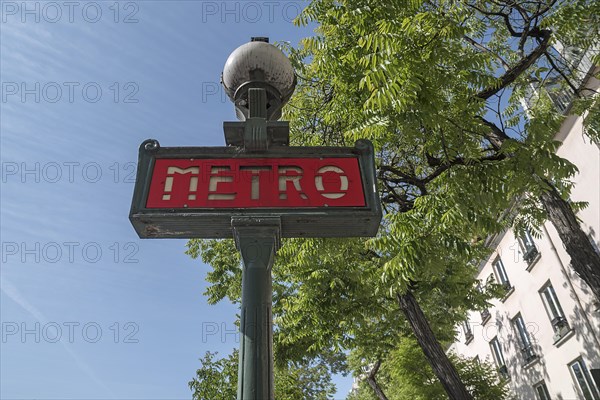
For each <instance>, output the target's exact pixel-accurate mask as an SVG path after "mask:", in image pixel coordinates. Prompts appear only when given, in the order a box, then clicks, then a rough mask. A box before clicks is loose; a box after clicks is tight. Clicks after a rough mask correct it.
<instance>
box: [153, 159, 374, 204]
mask: <svg viewBox="0 0 600 400" xmlns="http://www.w3.org/2000/svg"><path fill="white" fill-rule="evenodd" d="M364 205H365V196H364V191H363V187H362V181H361V176H360V168H359V165H358V159H357V158H356V157H344V158H323V157H320V158H237V159H235V158H234V159H197V160H196V159H157V160H156V162H155V165H154V170H153V174H152V181H151V184H150V191H149V196H148V200H147V203H146V207H147V208H182V207H183V208H206V207H210V208H260V207H268V208H286V207H363V206H364Z"/></svg>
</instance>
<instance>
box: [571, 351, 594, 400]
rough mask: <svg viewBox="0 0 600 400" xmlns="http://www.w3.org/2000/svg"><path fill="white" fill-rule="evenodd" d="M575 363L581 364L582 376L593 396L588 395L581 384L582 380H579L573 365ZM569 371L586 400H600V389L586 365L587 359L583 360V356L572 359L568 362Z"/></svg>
mask: <svg viewBox="0 0 600 400" xmlns="http://www.w3.org/2000/svg"><path fill="white" fill-rule="evenodd" d="M575 364H578V365H579V369H580V372H581V375H582V378H583V380H584V382H585V384H586V387H587V391H588V394H591V397H589V396H587V395H586V392H585V391H584V388H583V387H582V386H581V382H580V381H579V379H578V377H577V374H576V372H575V371H574V370H573V366H574V365H575ZM568 367H569V373H570V374H571V378H572V379H573V381H574V383H575V385H576V386H577V388H578V392H579V394H580V395H583V399H584V400H600V391H599V389H598V388H597V387H596V384H595V382H594V380H593V379H592V377H591V375H590V372H589V370H588V368H587V366H586V365H585V361H583V357H581V356H579V357H577V358H576V359H575V360H573V361H571V362H570V363H569V364H568Z"/></svg>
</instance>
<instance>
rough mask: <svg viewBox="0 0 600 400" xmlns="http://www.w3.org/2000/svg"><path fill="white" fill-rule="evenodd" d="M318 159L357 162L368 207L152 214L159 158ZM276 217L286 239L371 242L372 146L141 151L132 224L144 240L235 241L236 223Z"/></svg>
mask: <svg viewBox="0 0 600 400" xmlns="http://www.w3.org/2000/svg"><path fill="white" fill-rule="evenodd" d="M305 157H306V158H315V157H332V158H335V157H356V158H357V159H358V162H359V168H360V173H361V180H362V185H363V192H364V194H365V206H364V207H329V208H327V207H319V208H226V209H224V208H186V209H181V208H176V209H174V208H160V209H156V208H147V207H146V202H147V199H148V193H149V190H150V181H151V178H152V172H153V167H154V163H155V161H156V160H157V159H160V158H175V159H181V158H193V159H223V158H305ZM238 216H243V217H261V216H277V217H280V218H281V237H284V238H285V237H348V236H362V237H370V236H374V235H375V234H376V233H377V229H378V228H379V224H380V221H381V216H382V210H381V203H380V200H379V195H378V193H377V186H376V178H375V161H374V152H373V145H372V144H371V142H369V141H368V140H358V141H357V142H356V143H355V146H354V147H288V146H272V147H270V148H269V149H268V151H264V152H240V149H239V148H238V147H234V146H228V147H161V146H160V144H159V143H158V141H156V140H153V139H150V140H146V141H144V142H143V143H142V144H141V146H140V149H139V158H138V166H137V177H136V183H135V189H134V195H133V201H132V204H131V211H130V214H129V219H130V220H131V223H132V224H133V226H134V228H135V230H136V232H137V234H138V235H139V237H140V238H181V239H189V238H232V237H233V234H232V229H231V221H232V217H238Z"/></svg>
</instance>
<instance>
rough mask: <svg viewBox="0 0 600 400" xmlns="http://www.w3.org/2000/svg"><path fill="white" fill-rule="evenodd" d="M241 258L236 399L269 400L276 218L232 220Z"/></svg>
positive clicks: (277, 239) (278, 225) (271, 375)
mask: <svg viewBox="0 0 600 400" xmlns="http://www.w3.org/2000/svg"><path fill="white" fill-rule="evenodd" d="M231 225H232V227H233V234H234V238H235V242H236V246H237V248H238V250H239V251H240V254H241V256H242V264H243V271H242V306H241V320H240V333H241V335H240V359H239V370H238V392H237V399H238V400H273V399H274V395H273V388H274V384H273V317H272V313H271V306H272V278H271V267H272V266H273V260H274V258H275V252H276V251H277V249H278V248H279V241H280V232H281V220H280V218H279V217H271V216H267V217H233V218H232V220H231Z"/></svg>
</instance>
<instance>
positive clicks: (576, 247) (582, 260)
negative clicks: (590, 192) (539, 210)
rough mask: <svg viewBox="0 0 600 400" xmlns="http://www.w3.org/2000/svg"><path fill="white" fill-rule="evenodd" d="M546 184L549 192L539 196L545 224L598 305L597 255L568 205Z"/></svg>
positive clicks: (599, 264)
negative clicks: (561, 244)
mask: <svg viewBox="0 0 600 400" xmlns="http://www.w3.org/2000/svg"><path fill="white" fill-rule="evenodd" d="M547 183H548V182H547ZM548 184H549V185H550V191H547V192H544V193H542V195H541V196H540V200H541V202H542V205H543V206H544V209H545V210H546V213H547V214H548V220H550V222H552V225H554V227H555V228H556V230H557V231H558V235H559V236H560V239H561V240H562V242H563V243H564V245H565V248H566V250H567V253H568V254H569V256H570V257H571V266H572V268H573V270H574V271H575V272H576V273H577V275H579V277H580V278H581V279H583V281H584V282H585V283H587V284H588V286H589V287H590V289H591V290H592V292H593V293H594V295H595V297H596V299H597V300H598V301H600V254H598V253H597V252H596V251H595V250H594V248H593V246H592V243H591V241H590V239H589V237H588V236H587V235H586V234H585V232H584V231H583V230H582V229H581V226H580V225H579V222H578V221H577V217H576V216H575V213H574V212H573V209H572V208H571V206H570V205H569V203H568V202H566V201H565V200H564V199H563V198H562V197H561V196H560V194H559V193H558V192H557V191H556V189H555V188H554V186H552V185H551V184H550V183H548Z"/></svg>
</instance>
